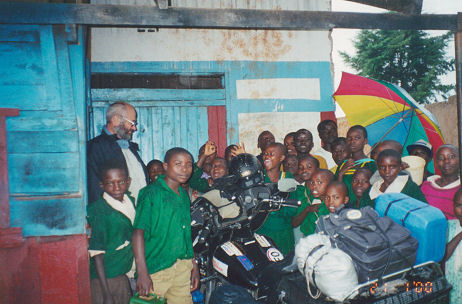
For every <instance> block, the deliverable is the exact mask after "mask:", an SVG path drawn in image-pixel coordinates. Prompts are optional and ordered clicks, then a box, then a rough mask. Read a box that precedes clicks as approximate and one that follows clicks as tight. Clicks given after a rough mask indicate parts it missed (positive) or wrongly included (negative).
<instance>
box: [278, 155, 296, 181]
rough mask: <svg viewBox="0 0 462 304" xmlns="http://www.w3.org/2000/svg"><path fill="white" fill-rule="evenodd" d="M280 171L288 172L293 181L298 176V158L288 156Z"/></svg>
mask: <svg viewBox="0 0 462 304" xmlns="http://www.w3.org/2000/svg"><path fill="white" fill-rule="evenodd" d="M282 169H283V170H284V171H286V172H290V173H291V174H292V175H293V176H294V178H295V179H297V175H298V158H297V156H296V155H293V154H288V155H287V156H286V158H285V159H284V162H283V163H282Z"/></svg>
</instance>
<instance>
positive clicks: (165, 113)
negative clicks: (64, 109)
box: [92, 89, 224, 163]
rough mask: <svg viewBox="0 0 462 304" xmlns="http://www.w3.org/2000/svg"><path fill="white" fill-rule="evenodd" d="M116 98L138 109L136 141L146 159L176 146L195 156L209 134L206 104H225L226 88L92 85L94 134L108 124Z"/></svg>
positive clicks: (161, 157) (145, 160)
mask: <svg viewBox="0 0 462 304" xmlns="http://www.w3.org/2000/svg"><path fill="white" fill-rule="evenodd" d="M116 100H124V101H127V102H129V103H130V104H132V105H133V106H134V107H135V108H136V110H137V112H138V132H136V133H135V135H134V137H133V141H135V142H137V143H138V144H139V146H140V152H141V153H140V154H141V157H142V159H143V161H144V162H145V163H147V162H149V161H150V160H152V159H154V158H157V159H160V160H162V161H163V158H164V155H165V152H166V151H167V150H168V149H170V148H173V147H183V148H185V149H187V150H188V151H190V152H191V153H192V154H193V156H194V158H195V160H196V161H197V155H198V153H199V148H200V146H201V145H203V144H204V143H205V142H206V141H207V140H208V138H209V127H208V121H209V119H208V116H207V107H208V106H216V105H224V90H139V89H138V90H137V89H132V90H129V89H120V90H118V89H92V117H93V118H92V121H93V127H92V131H93V134H92V136H96V135H97V134H99V133H100V132H101V130H102V127H103V126H104V124H105V113H106V108H107V106H108V105H109V104H110V103H111V102H114V101H116Z"/></svg>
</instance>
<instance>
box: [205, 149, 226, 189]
mask: <svg viewBox="0 0 462 304" xmlns="http://www.w3.org/2000/svg"><path fill="white" fill-rule="evenodd" d="M225 175H228V162H227V161H226V159H224V158H222V157H218V156H217V157H215V159H214V160H213V162H212V170H210V178H209V180H208V182H209V186H210V187H212V185H213V182H214V181H215V180H217V179H218V178H221V177H223V176H225Z"/></svg>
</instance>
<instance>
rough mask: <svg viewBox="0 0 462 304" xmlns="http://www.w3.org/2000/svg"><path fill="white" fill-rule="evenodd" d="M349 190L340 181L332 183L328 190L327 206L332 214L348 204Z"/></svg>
mask: <svg viewBox="0 0 462 304" xmlns="http://www.w3.org/2000/svg"><path fill="white" fill-rule="evenodd" d="M348 200H349V197H348V188H347V186H346V185H345V184H344V183H342V182H339V181H332V182H331V183H330V184H329V185H328V186H327V189H326V196H325V204H326V207H327V209H329V211H330V212H331V213H333V212H335V210H337V209H338V208H339V207H341V206H344V205H346V204H348Z"/></svg>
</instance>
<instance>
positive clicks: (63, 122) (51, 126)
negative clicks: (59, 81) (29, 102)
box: [7, 101, 101, 132]
mask: <svg viewBox="0 0 462 304" xmlns="http://www.w3.org/2000/svg"><path fill="white" fill-rule="evenodd" d="M23 102H25V101H23ZM17 106H18V107H20V110H22V109H21V107H22V106H23V103H21V104H18V105H17ZM7 128H8V132H10V131H57V130H71V129H76V128H77V125H76V122H75V120H69V119H64V118H63V114H62V113H61V111H22V112H21V116H18V117H12V118H10V119H8V121H7ZM100 131H101V129H100Z"/></svg>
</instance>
